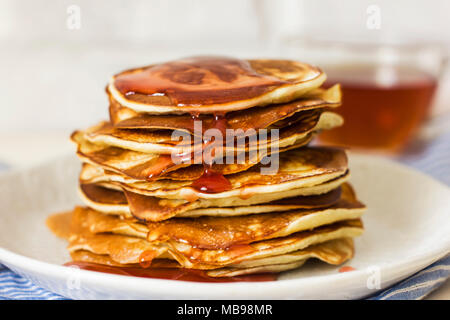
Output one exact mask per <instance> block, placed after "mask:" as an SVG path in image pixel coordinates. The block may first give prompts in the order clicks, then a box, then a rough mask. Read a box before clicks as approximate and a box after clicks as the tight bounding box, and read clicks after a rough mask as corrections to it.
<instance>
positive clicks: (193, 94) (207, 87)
mask: <svg viewBox="0 0 450 320" xmlns="http://www.w3.org/2000/svg"><path fill="white" fill-rule="evenodd" d="M325 79H326V76H325V74H324V73H323V72H322V71H321V70H320V69H318V68H316V67H313V66H310V65H308V64H305V63H301V62H296V61H290V60H268V59H266V60H248V61H244V60H239V59H233V58H227V57H192V58H186V59H180V60H176V61H171V62H167V63H162V64H157V65H151V66H148V67H142V68H135V69H131V70H126V71H123V72H121V73H119V74H117V75H115V76H113V77H112V78H111V79H110V81H109V84H108V92H109V94H110V95H111V98H112V99H113V100H115V101H117V102H118V103H119V104H120V105H121V106H123V107H126V108H129V109H132V110H134V111H136V112H142V113H151V114H162V113H163V114H168V113H174V114H182V113H196V114H198V113H223V112H230V111H235V110H243V109H248V108H250V107H254V106H264V105H268V104H273V103H283V102H288V101H292V100H295V99H297V98H299V97H301V96H302V95H304V94H305V93H307V92H309V91H311V90H314V89H316V88H318V87H320V85H321V84H322V83H323V82H324V81H325Z"/></svg>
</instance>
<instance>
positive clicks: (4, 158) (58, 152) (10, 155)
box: [0, 130, 450, 300]
mask: <svg viewBox="0 0 450 320" xmlns="http://www.w3.org/2000/svg"><path fill="white" fill-rule="evenodd" d="M70 133H71V131H70V130H68V131H55V132H29V133H14V134H12V133H7V134H5V133H0V145H1V146H2V148H1V149H0V164H1V163H3V164H6V165H8V166H9V167H11V168H23V167H29V166H33V165H36V164H39V163H42V162H45V161H47V160H50V159H52V158H56V157H58V156H62V155H65V154H69V153H75V146H74V145H73V144H72V143H71V142H70V141H69V135H70ZM426 299H436V300H450V280H447V282H446V283H445V284H444V285H442V286H441V287H440V288H438V289H437V290H436V291H435V292H433V293H431V294H430V295H429V296H428V297H427V298H426Z"/></svg>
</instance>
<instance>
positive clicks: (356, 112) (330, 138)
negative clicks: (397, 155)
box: [320, 66, 437, 152]
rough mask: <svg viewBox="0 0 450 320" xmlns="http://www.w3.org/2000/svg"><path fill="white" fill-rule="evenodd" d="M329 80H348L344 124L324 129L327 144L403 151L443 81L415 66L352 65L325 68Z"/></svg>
mask: <svg viewBox="0 0 450 320" xmlns="http://www.w3.org/2000/svg"><path fill="white" fill-rule="evenodd" d="M325 72H326V73H327V75H328V80H327V82H326V84H325V85H326V86H327V87H329V86H331V85H333V84H335V83H340V84H341V85H342V92H343V103H342V106H341V107H339V108H337V109H336V112H337V113H339V114H341V115H342V116H343V117H344V120H345V122H344V125H343V126H342V127H340V128H336V129H333V130H328V131H325V132H322V133H321V135H320V140H321V141H322V142H324V143H326V144H334V145H341V146H345V147H350V148H355V149H366V150H368V149H369V150H370V149H372V150H379V151H387V152H400V151H402V150H403V148H404V147H405V145H406V144H407V143H408V142H409V141H410V139H411V138H412V137H413V136H414V134H415V133H417V130H418V129H419V127H420V125H421V123H422V122H423V121H424V120H425V119H426V116H427V115H428V111H429V109H430V106H431V102H432V98H433V94H434V92H435V90H436V86H437V82H436V79H435V78H434V77H432V76H431V75H429V74H427V73H425V72H423V71H420V70H418V69H414V68H411V67H399V66H346V67H339V68H336V67H333V68H329V69H325Z"/></svg>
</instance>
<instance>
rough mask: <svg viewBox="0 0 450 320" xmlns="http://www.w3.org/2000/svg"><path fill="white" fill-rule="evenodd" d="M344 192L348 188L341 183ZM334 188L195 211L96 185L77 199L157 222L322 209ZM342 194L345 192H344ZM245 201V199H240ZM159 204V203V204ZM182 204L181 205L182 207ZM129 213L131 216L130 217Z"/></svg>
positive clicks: (85, 187)
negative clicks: (321, 192)
mask: <svg viewBox="0 0 450 320" xmlns="http://www.w3.org/2000/svg"><path fill="white" fill-rule="evenodd" d="M342 187H343V188H344V189H347V188H351V187H350V186H349V185H347V184H344V185H343V186H342ZM341 190H342V188H341V187H338V188H335V189H333V190H331V191H329V192H326V193H324V194H320V195H309V196H296V197H290V198H283V199H278V200H274V201H271V202H267V203H262V204H258V205H255V204H253V205H247V206H236V204H235V206H233V207H228V208H226V207H225V208H223V207H222V208H221V207H206V208H203V210H202V209H197V210H196V209H193V208H196V207H197V206H198V205H199V204H196V203H195V202H187V201H182V202H181V203H180V202H179V201H175V203H173V201H170V200H169V201H167V200H162V199H159V198H155V197H149V196H143V195H140V194H135V193H132V192H129V191H126V192H125V193H124V192H122V191H119V190H113V189H108V188H105V187H102V186H100V185H97V184H81V185H80V188H79V192H80V197H81V199H82V200H83V201H84V202H85V204H86V205H87V206H88V207H90V208H92V209H94V210H96V211H100V212H102V213H106V214H113V215H121V216H123V217H131V216H132V214H133V215H134V216H135V217H136V218H137V219H139V220H143V221H161V220H165V219H169V218H172V217H174V216H177V217H189V218H192V217H199V216H202V215H205V216H216V217H217V216H237V215H246V214H257V213H266V212H278V211H288V210H293V209H314V208H324V207H328V206H331V205H332V204H334V203H336V202H337V201H338V200H339V199H340V198H341V194H342V191H341ZM344 192H346V190H344ZM244 200H245V199H244ZM160 202H162V203H161V204H160ZM183 204H184V205H183ZM131 213H132V214H131Z"/></svg>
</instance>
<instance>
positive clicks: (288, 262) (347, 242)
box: [71, 238, 354, 277]
mask: <svg viewBox="0 0 450 320" xmlns="http://www.w3.org/2000/svg"><path fill="white" fill-rule="evenodd" d="M353 254H354V246H353V240H352V239H351V238H342V239H336V240H331V241H327V242H324V243H320V244H316V245H312V246H309V247H307V248H305V249H302V250H298V251H295V252H291V253H287V254H283V255H278V256H273V257H269V258H262V259H255V260H250V261H244V262H241V263H237V264H234V265H230V266H228V267H224V268H218V269H210V270H206V272H207V275H208V276H210V277H234V276H238V275H244V274H254V273H265V272H281V271H286V270H290V269H294V268H298V267H300V266H301V265H302V264H303V263H304V262H305V261H306V260H307V259H310V258H316V259H319V260H321V261H323V262H326V263H328V264H333V265H339V264H342V263H344V262H345V261H347V260H348V259H350V258H352V257H353ZM71 257H72V260H73V261H82V262H89V263H96V264H104V265H108V266H115V267H129V266H132V267H140V266H139V264H121V263H118V262H116V261H114V260H113V259H111V258H110V256H109V255H99V254H95V253H92V252H90V251H86V250H78V251H73V252H71ZM180 267H181V265H180V264H178V263H177V262H176V261H174V260H168V259H154V260H153V261H152V263H151V266H150V268H180Z"/></svg>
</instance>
